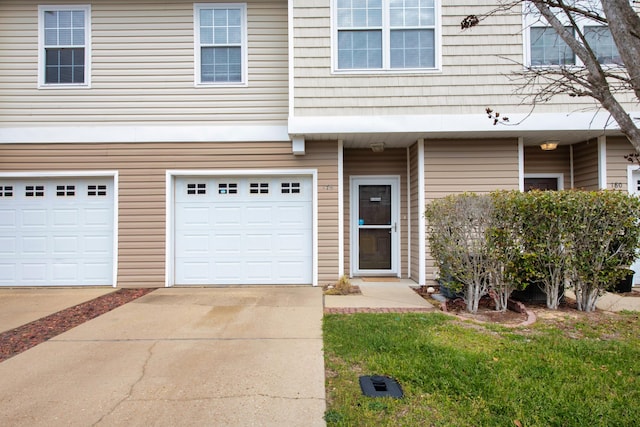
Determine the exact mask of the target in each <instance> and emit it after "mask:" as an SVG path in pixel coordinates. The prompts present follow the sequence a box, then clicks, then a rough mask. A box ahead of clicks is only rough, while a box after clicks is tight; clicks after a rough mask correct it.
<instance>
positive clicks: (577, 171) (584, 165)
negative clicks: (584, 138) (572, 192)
mask: <svg viewBox="0 0 640 427" xmlns="http://www.w3.org/2000/svg"><path fill="white" fill-rule="evenodd" d="M573 179H574V187H575V188H577V189H579V190H598V189H599V185H598V142H597V141H596V140H592V141H588V142H583V143H580V144H575V145H574V146H573Z"/></svg>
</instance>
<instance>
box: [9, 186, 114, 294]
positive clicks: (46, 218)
mask: <svg viewBox="0 0 640 427" xmlns="http://www.w3.org/2000/svg"><path fill="white" fill-rule="evenodd" d="M0 187H2V188H7V187H11V188H12V192H11V195H10V196H9V197H7V196H6V192H3V193H2V195H1V197H0V242H1V243H0V244H2V246H4V247H10V248H11V249H10V250H3V251H0V265H2V268H1V269H0V285H4V286H51V285H58V286H82V285H113V262H114V256H113V254H114V251H113V242H114V238H113V232H114V215H113V210H114V206H113V203H114V198H113V178H99V177H95V178H92V177H60V178H42V179H31V178H24V179H23V178H21V179H17V178H16V179H11V178H2V179H0Z"/></svg>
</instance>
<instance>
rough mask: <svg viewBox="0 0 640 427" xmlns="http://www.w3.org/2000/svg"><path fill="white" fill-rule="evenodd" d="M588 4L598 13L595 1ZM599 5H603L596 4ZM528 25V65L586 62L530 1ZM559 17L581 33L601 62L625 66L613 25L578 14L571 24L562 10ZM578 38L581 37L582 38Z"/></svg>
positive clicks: (526, 16) (526, 23)
mask: <svg viewBox="0 0 640 427" xmlns="http://www.w3.org/2000/svg"><path fill="white" fill-rule="evenodd" d="M582 2H584V0H575V5H576V6H577V7H581V3H582ZM584 6H586V7H588V8H589V10H591V11H592V12H593V11H595V12H596V13H597V12H598V8H595V9H594V7H595V6H594V4H593V2H590V3H589V4H588V5H587V4H586V3H585V4H584ZM596 6H598V7H599V4H598V5H596ZM524 7H525V25H526V29H527V31H526V33H525V34H526V40H527V43H526V47H527V57H528V65H530V66H533V67H536V66H563V65H582V63H581V62H580V60H579V58H577V57H576V56H575V54H574V53H573V51H572V50H571V49H570V48H569V46H568V45H567V44H566V43H565V42H564V40H562V38H561V37H560V36H559V35H558V34H557V33H556V31H555V30H554V29H553V28H552V27H551V26H550V25H549V24H548V23H547V21H546V20H545V19H544V18H543V17H542V16H541V15H540V13H539V12H538V11H537V9H536V8H535V6H533V5H531V3H529V2H527V3H526V4H525V6H524ZM557 16H558V19H559V20H560V22H563V23H565V25H567V26H566V27H565V28H566V29H567V30H568V31H569V32H571V33H573V34H576V31H579V32H581V33H582V34H583V35H584V37H585V40H586V41H587V43H588V44H589V46H590V47H591V49H592V50H593V53H594V54H595V56H596V58H597V59H598V61H599V62H600V63H601V64H603V65H621V64H622V60H621V59H620V54H619V53H618V48H617V47H616V45H615V43H614V41H613V37H612V36H611V31H609V28H608V27H606V26H604V25H602V24H600V23H599V22H596V21H593V20H590V19H587V18H585V17H582V16H579V15H576V16H574V22H575V23H576V25H575V26H573V25H568V24H569V20H568V18H567V17H566V16H564V12H562V11H560V10H559V11H558V13H557ZM578 40H580V38H579V37H578Z"/></svg>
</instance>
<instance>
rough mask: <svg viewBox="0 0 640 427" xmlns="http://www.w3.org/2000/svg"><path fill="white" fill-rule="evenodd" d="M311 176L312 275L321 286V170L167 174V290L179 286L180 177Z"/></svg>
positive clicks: (314, 284) (312, 278)
mask: <svg viewBox="0 0 640 427" xmlns="http://www.w3.org/2000/svg"><path fill="white" fill-rule="evenodd" d="M278 175H279V176H289V175H291V176H307V177H310V178H311V182H312V184H311V185H312V189H313V196H312V197H313V199H312V200H313V201H312V206H311V213H312V216H313V217H312V219H311V224H312V236H311V240H312V242H311V252H312V260H311V263H312V266H311V268H312V271H311V280H312V283H311V284H312V285H313V286H318V170H317V169H215V170H212V169H204V170H191V169H186V170H167V171H166V176H165V191H166V196H167V197H166V205H165V209H166V212H167V219H166V229H165V241H166V243H165V284H164V285H165V287H171V286H174V285H175V223H174V222H175V200H174V195H175V181H176V178H177V177H188V176H205V177H218V176H241V177H249V176H278Z"/></svg>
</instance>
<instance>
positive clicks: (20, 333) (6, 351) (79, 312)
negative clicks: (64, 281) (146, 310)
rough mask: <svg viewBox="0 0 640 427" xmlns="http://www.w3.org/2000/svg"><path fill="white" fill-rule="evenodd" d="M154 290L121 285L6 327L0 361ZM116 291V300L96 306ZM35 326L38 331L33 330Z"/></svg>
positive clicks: (0, 338)
mask: <svg viewBox="0 0 640 427" xmlns="http://www.w3.org/2000/svg"><path fill="white" fill-rule="evenodd" d="M154 290H156V288H121V289H118V290H116V291H114V292H109V293H108V294H105V295H101V296H99V297H97V298H93V299H91V300H89V301H85V302H83V303H80V304H76V305H74V306H72V307H69V308H65V309H64V310H60V311H58V312H56V313H53V314H50V315H48V316H45V317H41V318H40V319H38V320H34V321H33V322H29V323H26V324H24V325H21V326H18V327H17V328H13V329H9V330H8V331H4V332H2V333H0V344H1V345H0V349H1V351H0V362H4V361H5V360H7V359H10V358H12V357H13V356H16V355H18V354H20V353H22V352H23V351H26V350H29V349H30V348H33V347H35V346H37V345H38V344H41V343H43V342H45V341H48V340H50V339H51V338H54V337H56V336H58V335H60V334H62V333H64V332H66V331H68V330H70V329H72V328H75V327H76V326H79V325H81V324H83V323H85V322H87V321H89V320H92V319H95V318H96V317H98V316H101V315H103V314H105V313H108V312H109V311H111V310H113V309H116V308H118V307H120V306H122V305H124V304H126V303H128V302H131V301H133V300H135V299H138V298H140V297H142V296H144V295H146V294H148V293H150V292H152V291H154ZM116 294H117V296H118V300H117V301H114V302H113V303H111V304H108V305H106V306H103V307H99V308H97V309H96V308H95V304H96V302H97V301H100V300H106V299H107V298H112V299H113V297H114V295H116ZM123 294H126V295H123ZM51 325H55V326H51ZM34 329H35V330H36V332H33V330H34Z"/></svg>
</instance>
